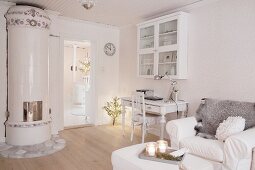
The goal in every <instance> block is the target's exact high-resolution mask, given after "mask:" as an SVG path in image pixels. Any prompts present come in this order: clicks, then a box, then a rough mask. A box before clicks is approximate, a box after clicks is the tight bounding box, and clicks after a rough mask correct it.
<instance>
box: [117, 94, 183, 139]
mask: <svg viewBox="0 0 255 170" xmlns="http://www.w3.org/2000/svg"><path fill="white" fill-rule="evenodd" d="M121 105H122V113H121V114H122V130H123V134H124V133H125V114H126V107H132V99H131V97H122V98H121ZM177 106H178V107H177ZM177 110H178V112H182V115H184V116H185V117H187V114H188V102H185V101H178V102H176V103H175V102H164V101H163V100H158V101H152V100H145V111H146V112H150V113H153V114H160V115H161V120H160V126H161V129H160V139H163V137H164V130H165V124H166V117H165V116H166V114H168V113H175V112H177ZM183 113H184V114H183ZM177 117H178V115H177Z"/></svg>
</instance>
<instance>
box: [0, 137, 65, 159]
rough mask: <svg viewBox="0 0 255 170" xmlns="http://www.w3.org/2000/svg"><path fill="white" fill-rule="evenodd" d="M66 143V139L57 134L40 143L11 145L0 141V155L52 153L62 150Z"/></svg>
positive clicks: (21, 156)
mask: <svg viewBox="0 0 255 170" xmlns="http://www.w3.org/2000/svg"><path fill="white" fill-rule="evenodd" d="M65 145H66V141H65V140H64V139H62V138H60V137H59V136H58V135H54V136H52V137H51V140H48V141H46V142H44V143H41V144H36V145H30V146H12V145H8V144H6V143H0V156H2V157H5V158H35V157H41V156H46V155H50V154H53V153H55V152H57V151H60V150H62V149H63V148H64V147H65Z"/></svg>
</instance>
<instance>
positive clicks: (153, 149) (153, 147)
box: [146, 142, 156, 156]
mask: <svg viewBox="0 0 255 170" xmlns="http://www.w3.org/2000/svg"><path fill="white" fill-rule="evenodd" d="M146 152H147V154H148V155H149V156H155V153H156V143H155V142H150V143H148V144H147V145H146Z"/></svg>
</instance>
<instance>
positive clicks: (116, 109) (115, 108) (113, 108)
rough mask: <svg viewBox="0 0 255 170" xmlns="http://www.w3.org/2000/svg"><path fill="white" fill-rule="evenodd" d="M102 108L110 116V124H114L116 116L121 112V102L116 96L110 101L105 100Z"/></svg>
mask: <svg viewBox="0 0 255 170" xmlns="http://www.w3.org/2000/svg"><path fill="white" fill-rule="evenodd" d="M103 109H104V110H105V111H106V112H107V114H108V115H109V116H110V117H112V125H113V126H114V125H115V122H116V119H117V117H118V116H119V115H120V114H121V104H120V99H119V98H118V97H114V98H113V99H112V101H110V102H107V103H106V105H105V106H104V107H103Z"/></svg>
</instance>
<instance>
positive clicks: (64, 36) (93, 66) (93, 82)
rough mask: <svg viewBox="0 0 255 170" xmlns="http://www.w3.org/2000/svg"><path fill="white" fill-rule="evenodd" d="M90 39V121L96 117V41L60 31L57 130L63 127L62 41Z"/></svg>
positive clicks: (92, 121) (93, 120)
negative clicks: (91, 114) (91, 115)
mask: <svg viewBox="0 0 255 170" xmlns="http://www.w3.org/2000/svg"><path fill="white" fill-rule="evenodd" d="M65 40H68V41H90V43H91V73H90V76H91V79H90V82H91V86H90V87H91V88H90V90H91V92H92V93H91V97H92V98H90V100H91V101H92V102H91V103H92V104H93V106H91V107H92V108H93V113H94V117H91V123H92V124H95V122H96V119H97V115H96V113H97V111H96V109H97V100H96V74H95V73H96V59H97V50H96V49H97V41H95V40H91V39H89V38H87V37H86V36H84V35H77V34H66V33H60V56H61V57H60V58H61V59H62V60H61V61H59V64H60V65H61V67H60V69H61V78H60V80H61V81H60V83H59V88H60V91H61V92H62V94H60V96H61V98H62V101H61V102H60V106H59V107H60V115H59V130H63V129H64V41H65Z"/></svg>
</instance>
